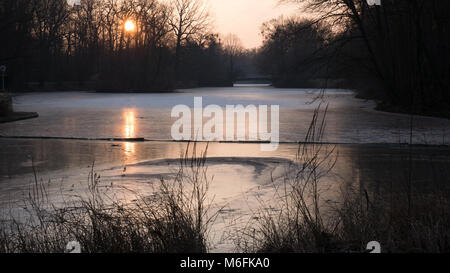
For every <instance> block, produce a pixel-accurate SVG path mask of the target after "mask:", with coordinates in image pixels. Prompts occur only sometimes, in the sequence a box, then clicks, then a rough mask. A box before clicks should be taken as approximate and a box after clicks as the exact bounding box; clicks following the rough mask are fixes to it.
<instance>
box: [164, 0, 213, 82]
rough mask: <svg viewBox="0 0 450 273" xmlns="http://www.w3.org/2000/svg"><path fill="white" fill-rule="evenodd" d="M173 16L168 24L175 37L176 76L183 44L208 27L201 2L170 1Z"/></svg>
mask: <svg viewBox="0 0 450 273" xmlns="http://www.w3.org/2000/svg"><path fill="white" fill-rule="evenodd" d="M172 7H173V12H174V15H173V16H172V17H171V18H170V20H169V24H170V26H171V28H172V31H173V33H174V35H175V37H176V48H175V50H176V52H175V73H176V75H177V76H178V65H179V61H180V51H181V47H182V44H183V42H186V41H188V40H189V39H190V38H191V37H193V36H195V35H199V34H201V33H204V32H206V30H207V28H208V25H209V12H208V10H207V8H206V6H205V5H204V3H203V1H202V0H172Z"/></svg>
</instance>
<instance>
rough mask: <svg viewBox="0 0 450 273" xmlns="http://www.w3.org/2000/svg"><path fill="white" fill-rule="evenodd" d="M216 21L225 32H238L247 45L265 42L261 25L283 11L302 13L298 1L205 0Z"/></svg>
mask: <svg viewBox="0 0 450 273" xmlns="http://www.w3.org/2000/svg"><path fill="white" fill-rule="evenodd" d="M205 3H206V4H207V5H208V6H209V9H210V12H211V15H212V19H213V23H214V26H215V29H216V31H217V32H219V33H221V34H224V35H226V34H228V33H233V34H236V35H237V36H238V37H239V38H240V39H241V41H242V44H243V46H244V47H246V48H254V47H258V46H260V45H261V43H262V36H261V25H262V24H263V23H264V22H266V21H269V20H271V19H274V18H277V17H279V16H281V15H283V16H291V15H296V14H297V15H298V14H300V10H299V9H298V6H296V5H294V4H279V0H205Z"/></svg>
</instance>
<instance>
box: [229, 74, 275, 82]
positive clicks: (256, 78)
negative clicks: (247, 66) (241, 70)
mask: <svg viewBox="0 0 450 273" xmlns="http://www.w3.org/2000/svg"><path fill="white" fill-rule="evenodd" d="M234 84H272V77H271V76H269V75H260V74H249V75H246V76H245V77H239V78H237V79H236V80H235V81H234Z"/></svg>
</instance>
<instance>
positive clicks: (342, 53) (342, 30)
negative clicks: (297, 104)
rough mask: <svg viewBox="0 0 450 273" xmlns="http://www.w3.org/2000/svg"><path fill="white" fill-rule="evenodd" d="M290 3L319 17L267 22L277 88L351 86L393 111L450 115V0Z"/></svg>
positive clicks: (264, 60) (267, 63) (264, 63)
mask: <svg viewBox="0 0 450 273" xmlns="http://www.w3.org/2000/svg"><path fill="white" fill-rule="evenodd" d="M290 2H298V3H299V4H301V5H302V7H303V8H304V9H306V10H307V11H308V12H309V13H313V14H314V16H313V17H311V18H308V19H299V18H291V19H278V20H274V21H271V22H269V23H267V24H265V25H264V27H263V34H264V37H265V41H264V45H263V47H262V49H261V51H260V54H259V58H258V63H259V67H260V68H261V69H262V70H263V71H265V72H266V73H270V74H271V75H272V77H273V78H274V84H275V85H276V86H281V87H286V86H290V87H292V86H296V87H311V86H313V85H316V87H347V88H348V87H350V88H355V89H357V90H358V91H360V94H362V95H363V96H364V97H370V98H376V99H378V100H379V101H380V103H379V107H380V108H382V109H385V110H392V111H401V112H407V113H419V114H427V115H439V116H445V117H450V92H449V78H450V77H449V76H450V75H449V69H448V68H449V67H450V56H449V51H448V48H447V47H448V44H449V37H450V35H449V31H450V21H449V17H448V15H447V14H448V10H449V9H450V2H449V1H445V0H382V1H381V5H380V6H378V5H369V4H368V2H367V1H366V0H294V1H290ZM311 80H313V81H314V80H316V82H311Z"/></svg>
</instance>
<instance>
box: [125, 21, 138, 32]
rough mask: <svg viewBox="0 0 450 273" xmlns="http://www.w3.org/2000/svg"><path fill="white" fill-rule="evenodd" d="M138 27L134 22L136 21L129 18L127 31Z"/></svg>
mask: <svg viewBox="0 0 450 273" xmlns="http://www.w3.org/2000/svg"><path fill="white" fill-rule="evenodd" d="M135 29H136V25H135V24H134V22H133V21H132V20H127V21H126V22H125V31H128V32H131V31H134V30H135Z"/></svg>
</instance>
